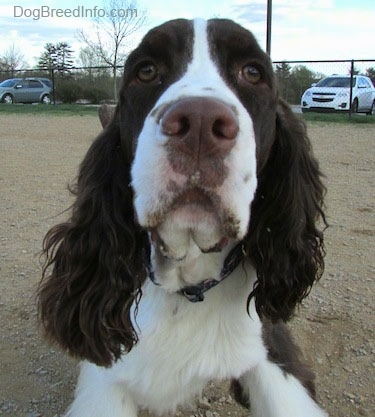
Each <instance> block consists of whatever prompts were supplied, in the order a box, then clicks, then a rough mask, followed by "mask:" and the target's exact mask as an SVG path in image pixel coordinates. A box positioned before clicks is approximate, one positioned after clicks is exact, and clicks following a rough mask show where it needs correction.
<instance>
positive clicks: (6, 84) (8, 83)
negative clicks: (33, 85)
mask: <svg viewBox="0 0 375 417" xmlns="http://www.w3.org/2000/svg"><path fill="white" fill-rule="evenodd" d="M18 82H19V80H5V81H3V82H1V83H0V87H7V88H9V87H14V86H15V85H16V84H17V83H18Z"/></svg>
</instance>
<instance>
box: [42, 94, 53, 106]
mask: <svg viewBox="0 0 375 417" xmlns="http://www.w3.org/2000/svg"><path fill="white" fill-rule="evenodd" d="M42 103H43V104H50V103H51V96H50V95H49V94H45V95H44V96H43V97H42Z"/></svg>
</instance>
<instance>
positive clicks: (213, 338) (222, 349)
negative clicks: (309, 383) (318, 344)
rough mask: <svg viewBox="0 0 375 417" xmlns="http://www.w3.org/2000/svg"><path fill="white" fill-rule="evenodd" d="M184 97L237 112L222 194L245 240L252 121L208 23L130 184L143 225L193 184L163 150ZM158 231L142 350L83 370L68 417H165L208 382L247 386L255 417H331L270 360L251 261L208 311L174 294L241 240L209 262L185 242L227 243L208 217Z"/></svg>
mask: <svg viewBox="0 0 375 417" xmlns="http://www.w3.org/2000/svg"><path fill="white" fill-rule="evenodd" d="M202 68H204V77H202ZM208 89H209V91H208ZM182 96H193V97H207V96H210V97H211V96H214V97H215V98H216V99H219V100H221V101H223V102H224V103H226V104H227V105H228V106H230V107H231V108H234V109H235V111H236V115H237V117H238V121H239V126H240V130H239V134H238V137H237V138H236V145H235V146H234V148H233V149H232V151H231V153H230V155H228V157H227V158H226V161H225V163H226V165H227V167H228V168H229V169H228V173H229V175H228V177H227V178H226V179H225V181H224V183H223V185H222V186H221V189H220V191H219V192H220V196H221V197H222V205H223V206H224V207H226V208H227V209H229V210H230V211H231V212H233V213H236V215H237V217H238V220H239V235H238V238H239V239H240V238H241V237H243V235H244V234H245V232H246V230H247V227H248V223H249V216H250V214H249V206H250V203H251V201H252V199H253V195H254V192H255V188H256V161H255V140H254V133H253V126H252V120H251V118H250V116H249V114H248V113H247V111H246V109H245V108H244V107H243V106H242V104H241V103H240V101H239V100H238V98H237V97H236V96H235V95H234V93H233V92H232V91H231V89H230V88H229V87H228V86H227V85H226V84H225V82H224V81H223V80H222V78H221V77H220V75H219V72H218V70H217V68H216V67H215V64H214V63H213V62H212V60H211V59H210V55H209V49H208V43H207V38H206V23H205V22H203V21H197V22H196V23H195V44H194V50H193V59H192V62H191V63H190V64H189V66H188V68H187V71H186V73H185V74H184V75H183V76H182V78H181V79H180V80H179V81H177V82H176V83H175V84H173V85H172V86H171V87H170V88H169V89H167V90H166V91H165V92H164V94H163V95H162V96H161V97H160V99H159V100H158V102H157V103H156V105H155V107H154V109H153V111H152V112H150V115H149V116H148V118H147V119H146V121H145V124H144V128H143V130H142V132H141V134H140V136H139V139H138V147H137V152H136V156H135V161H134V165H133V168H132V177H133V183H132V185H133V187H134V189H135V192H136V198H135V208H136V211H137V215H138V218H139V221H140V223H141V225H143V226H147V227H153V226H155V225H154V224H150V221H151V220H150V219H152V218H153V216H154V217H158V215H159V213H160V212H163V210H165V206H167V205H168V202H170V199H171V198H172V195H171V192H170V191H168V190H167V189H166V187H165V185H166V183H167V182H168V181H169V180H170V179H173V181H174V182H175V183H176V184H177V185H180V186H183V185H184V184H185V182H186V181H187V179H186V178H185V177H184V176H182V175H177V174H176V173H174V172H173V171H172V169H171V167H170V166H169V163H168V160H167V157H166V152H165V147H164V145H165V141H166V140H167V139H166V138H165V137H164V136H163V135H162V133H161V128H160V123H159V122H160V120H158V113H159V112H160V111H161V109H162V108H164V107H165V105H166V104H167V103H171V102H173V101H175V100H177V99H178V98H179V97H182ZM232 168H233V169H232ZM234 168H235V169H234ZM185 214H186V213H185ZM164 220H165V219H164ZM184 222H185V223H184ZM158 226H159V230H158V231H159V233H160V235H161V236H162V238H163V240H164V239H165V238H166V240H167V242H166V243H167V244H168V245H169V246H170V247H171V251H172V252H171V253H172V259H164V257H163V256H161V255H160V253H159V252H158V251H157V250H155V248H154V247H153V248H152V254H151V261H152V264H153V268H154V272H155V276H156V279H157V281H158V282H159V283H160V284H161V286H156V285H154V284H153V283H151V282H150V281H147V283H146V285H145V287H144V288H143V296H142V299H141V302H140V304H139V310H138V314H137V316H136V321H135V322H134V325H135V328H136V329H138V333H139V342H138V344H137V345H136V346H135V347H134V348H133V350H131V352H130V353H128V354H125V355H123V356H122V358H121V360H119V361H118V362H116V363H115V364H114V365H113V366H112V367H110V368H108V369H107V368H101V367H98V366H96V365H93V364H91V363H88V362H84V363H83V364H82V367H81V374H80V378H79V382H78V386H77V390H76V398H75V401H74V402H73V404H72V406H71V407H70V409H69V410H68V412H67V414H66V416H69V417H135V416H136V415H137V411H138V409H141V408H148V409H150V410H151V411H153V412H156V413H159V414H163V413H167V412H169V411H172V412H173V411H174V410H175V409H176V407H177V406H179V405H181V404H184V403H186V402H188V401H190V400H191V399H192V397H194V395H195V394H198V393H199V392H200V391H201V390H202V388H203V387H204V385H205V384H206V383H207V382H208V381H210V380H212V379H225V378H240V379H241V382H242V384H243V386H244V387H245V388H246V389H247V390H248V391H249V392H248V395H249V397H250V399H251V404H252V410H253V413H254V416H256V417H324V416H326V414H325V413H324V412H323V411H322V410H320V409H319V407H318V406H317V405H316V404H315V403H314V401H313V400H311V399H310V397H309V396H308V394H307V393H306V391H305V389H304V388H303V387H302V385H301V384H300V383H299V382H298V381H297V380H296V379H295V378H293V377H291V376H286V375H284V374H283V373H282V372H281V371H280V369H279V367H278V366H277V365H275V364H272V363H271V362H269V361H268V359H267V349H266V347H265V345H264V342H263V338H262V324H261V321H260V319H259V317H258V315H257V313H256V310H255V307H254V303H253V301H252V302H251V304H250V310H249V312H247V309H246V305H247V297H248V294H249V293H250V292H251V290H252V288H253V285H254V282H255V279H256V273H255V271H254V269H253V267H252V266H251V264H250V263H249V262H248V261H246V262H245V263H244V264H243V265H242V264H241V265H239V266H238V267H237V268H236V270H235V271H234V272H233V273H232V274H231V275H230V276H229V277H228V278H227V279H226V280H224V281H223V282H222V283H220V285H218V286H216V287H214V288H212V289H211V290H210V291H208V292H207V293H206V294H205V300H204V302H202V303H196V304H194V303H190V302H189V301H188V300H187V299H185V298H184V297H182V296H181V295H179V294H176V293H175V291H177V290H178V289H179V288H181V286H183V285H186V284H187V283H189V284H192V283H196V282H199V281H201V280H203V279H206V278H209V277H217V276H218V274H219V273H220V269H221V268H222V265H223V260H224V258H225V256H226V254H227V253H228V251H229V250H230V249H231V248H232V247H233V246H234V244H235V241H230V242H229V244H228V245H227V247H226V248H225V249H224V250H223V251H222V252H221V253H210V254H202V252H201V251H200V250H199V248H198V246H197V244H196V242H195V241H194V239H191V236H190V235H188V234H187V232H186V230H187V229H188V228H195V231H196V235H195V239H197V240H199V241H202V242H205V240H207V242H205V244H207V245H208V244H210V243H211V240H212V241H213V243H216V242H217V241H218V240H219V238H220V237H221V234H220V233H221V231H220V225H219V223H218V222H217V221H215V219H213V218H211V217H210V216H207V217H205V216H204V214H200V215H199V216H198V221H197V220H196V219H192V220H186V218H184V213H180V215H179V216H178V215H176V216H175V217H174V218H172V219H171V220H166V221H164V223H163V224H162V225H158ZM133 313H134V312H133Z"/></svg>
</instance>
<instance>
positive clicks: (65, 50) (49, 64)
mask: <svg viewBox="0 0 375 417" xmlns="http://www.w3.org/2000/svg"><path fill="white" fill-rule="evenodd" d="M44 49H45V51H44V52H43V53H42V55H41V56H40V58H39V61H38V68H41V69H50V68H54V69H56V70H57V71H58V73H59V75H60V76H62V77H63V76H66V75H68V74H70V71H71V69H72V68H73V57H72V54H73V51H72V50H71V49H70V46H69V45H68V44H67V43H66V42H58V43H57V44H55V45H54V44H52V43H47V44H46V45H45V47H44Z"/></svg>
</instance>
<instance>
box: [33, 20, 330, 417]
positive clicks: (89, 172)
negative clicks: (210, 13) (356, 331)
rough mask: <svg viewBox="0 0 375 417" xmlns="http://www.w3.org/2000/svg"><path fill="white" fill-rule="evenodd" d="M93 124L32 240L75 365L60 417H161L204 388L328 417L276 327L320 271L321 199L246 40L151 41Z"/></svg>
mask: <svg viewBox="0 0 375 417" xmlns="http://www.w3.org/2000/svg"><path fill="white" fill-rule="evenodd" d="M103 124H104V125H105V127H104V129H103V131H102V133H101V134H100V135H99V136H98V138H97V139H96V140H95V141H94V142H93V143H92V145H91V147H90V149H89V150H88V152H87V155H86V156H85V158H84V160H83V162H82V164H81V166H80V169H79V174H78V177H77V183H76V186H75V187H74V190H73V192H74V194H75V202H74V204H73V206H72V211H71V215H70V218H69V219H68V220H67V221H66V222H64V223H62V224H59V225H57V226H55V227H53V228H52V229H51V230H50V231H49V232H48V234H47V235H46V237H45V241H44V246H43V248H44V249H43V250H44V253H45V256H46V263H45V266H44V271H43V278H42V281H41V284H40V287H39V317H40V320H41V323H42V324H43V327H44V329H45V332H46V335H47V337H49V338H50V339H51V340H53V341H55V342H57V343H58V344H59V345H60V346H61V347H62V348H63V349H64V350H65V351H67V352H68V353H69V354H71V355H73V356H75V357H78V358H80V359H81V360H82V363H81V369H80V376H79V381H78V385H77V389H76V394H75V400H74V401H73V403H72V405H71V406H70V407H69V409H68V411H67V413H66V416H69V417H135V416H136V415H137V413H138V411H139V410H140V409H144V408H147V409H149V410H151V411H152V412H155V413H158V414H162V413H167V412H174V411H175V410H176V408H177V407H178V406H179V405H183V404H186V403H187V402H188V401H189V400H191V399H192V398H193V397H194V396H195V395H197V394H199V393H200V392H201V390H202V389H203V387H204V386H205V385H206V383H207V382H208V381H210V380H215V379H216V380H220V379H230V380H232V393H233V395H234V397H235V398H236V399H237V400H238V401H239V402H240V403H241V404H243V405H245V406H250V407H251V413H252V414H251V415H252V416H255V417H323V416H327V414H326V412H325V411H323V409H322V408H321V407H320V406H319V405H318V404H317V402H316V399H315V388H314V374H313V373H312V372H311V370H310V369H309V367H308V366H307V365H306V364H305V363H304V360H303V358H302V354H301V351H300V349H299V348H298V346H297V345H296V343H295V342H294V341H293V339H292V337H291V335H290V333H289V331H288V329H287V327H286V324H285V322H286V321H287V320H289V319H290V318H291V317H292V316H293V312H294V311H295V308H296V306H297V305H298V304H299V303H300V302H301V301H302V300H303V299H304V297H306V296H307V295H308V293H309V291H310V289H311V286H312V285H313V283H314V282H315V281H316V280H318V279H319V278H320V277H321V275H322V273H323V269H324V254H325V250H324V243H323V231H324V230H323V229H324V226H325V224H326V223H325V215H324V210H323V207H324V206H323V198H324V194H325V187H324V185H323V183H322V174H321V172H320V169H319V165H318V162H317V160H316V159H315V157H314V156H313V154H312V150H311V145H310V141H309V139H308V137H307V134H306V129H305V126H304V123H303V122H302V120H301V119H300V118H298V117H297V116H296V115H294V114H293V112H292V111H291V109H290V107H289V106H288V104H286V103H285V102H284V101H283V100H282V99H281V98H280V96H279V92H278V87H277V82H276V80H275V75H274V72H273V69H272V63H271V61H270V58H269V57H268V55H267V54H266V53H264V52H263V51H262V50H261V48H260V47H259V45H258V43H257V42H256V40H255V38H254V36H253V35H252V34H251V33H250V32H249V31H247V30H246V29H244V28H243V27H241V26H239V25H238V24H236V23H234V22H232V21H230V20H224V19H212V20H208V21H205V20H201V19H196V20H192V21H189V20H183V19H179V20H174V21H169V22H167V23H164V24H162V25H161V26H159V27H156V28H154V29H152V30H150V31H149V32H148V33H147V34H146V35H145V37H144V38H143V40H142V41H141V43H140V45H139V46H138V47H137V48H136V49H135V50H134V51H133V52H132V53H131V54H130V55H129V57H128V59H127V61H126V63H125V69H124V76H123V82H122V88H121V91H120V94H119V101H118V105H117V107H116V109H115V111H114V113H113V115H110V116H109V117H108V114H107V116H106V117H104V118H103ZM318 225H320V226H319V227H318Z"/></svg>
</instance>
